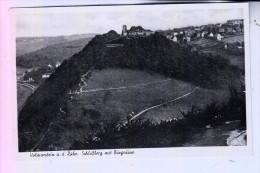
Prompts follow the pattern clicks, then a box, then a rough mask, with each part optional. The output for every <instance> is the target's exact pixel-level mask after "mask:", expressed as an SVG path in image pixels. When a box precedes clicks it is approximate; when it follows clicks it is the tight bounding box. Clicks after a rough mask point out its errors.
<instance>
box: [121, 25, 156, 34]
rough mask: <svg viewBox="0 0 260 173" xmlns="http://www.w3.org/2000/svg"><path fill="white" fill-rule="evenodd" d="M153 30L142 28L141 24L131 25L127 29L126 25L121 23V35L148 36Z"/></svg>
mask: <svg viewBox="0 0 260 173" xmlns="http://www.w3.org/2000/svg"><path fill="white" fill-rule="evenodd" d="M153 33H154V32H153V31H151V30H149V29H143V28H142V27H141V26H132V27H131V28H130V29H129V30H127V26H126V25H123V30H122V34H121V35H122V36H149V35H151V34H153Z"/></svg>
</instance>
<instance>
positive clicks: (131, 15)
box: [11, 4, 243, 37]
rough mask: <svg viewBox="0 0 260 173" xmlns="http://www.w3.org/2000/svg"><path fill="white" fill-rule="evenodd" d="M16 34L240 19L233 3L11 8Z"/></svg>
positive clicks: (154, 27)
mask: <svg viewBox="0 0 260 173" xmlns="http://www.w3.org/2000/svg"><path fill="white" fill-rule="evenodd" d="M11 12H12V13H13V14H14V19H15V29H16V36H17V37H33V36H61V35H73V34H84V33H96V34H102V33H106V32H108V31H110V30H115V31H116V32H118V33H121V31H122V25H127V27H128V29H129V28H130V27H131V26H138V25H140V26H142V27H143V28H145V29H151V30H153V31H155V30H160V29H161V30H166V29H173V28H178V27H185V26H200V25H204V24H214V23H224V22H226V21H227V20H230V19H242V18H243V9H242V8H237V7H236V8H235V7H233V6H232V5H218V6H216V5H210V6H208V5H201V4H198V5H192V6H191V5H176V4H175V5H151V6H148V5H138V6H137V5H131V6H105V7H104V6H103V7H101V6H99V7H93V6H92V7H52V8H18V9H12V10H11Z"/></svg>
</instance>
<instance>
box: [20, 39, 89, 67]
mask: <svg viewBox="0 0 260 173" xmlns="http://www.w3.org/2000/svg"><path fill="white" fill-rule="evenodd" d="M92 38H93V37H87V38H81V39H78V40H72V41H64V42H62V43H58V44H53V45H49V46H47V47H44V48H41V49H39V50H36V51H34V52H30V53H27V54H24V55H21V56H18V57H17V60H16V65H17V66H20V67H24V68H35V67H47V66H48V65H49V64H50V65H52V66H53V67H55V65H56V63H57V62H58V63H61V62H63V60H65V59H67V58H70V57H71V56H72V55H74V54H75V53H76V52H79V51H80V50H81V49H82V48H83V47H84V46H85V45H86V44H87V43H88V42H89V41H90V40H91V39H92Z"/></svg>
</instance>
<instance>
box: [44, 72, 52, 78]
mask: <svg viewBox="0 0 260 173" xmlns="http://www.w3.org/2000/svg"><path fill="white" fill-rule="evenodd" d="M50 75H51V73H45V74H43V75H42V78H49V77H50Z"/></svg>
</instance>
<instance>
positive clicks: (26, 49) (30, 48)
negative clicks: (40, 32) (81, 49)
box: [16, 34, 96, 57]
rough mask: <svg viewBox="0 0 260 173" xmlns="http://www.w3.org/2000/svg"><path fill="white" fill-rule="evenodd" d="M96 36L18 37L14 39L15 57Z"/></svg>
mask: <svg viewBox="0 0 260 173" xmlns="http://www.w3.org/2000/svg"><path fill="white" fill-rule="evenodd" d="M95 35H96V34H76V35H70V36H57V37H18V38H16V56H17V57H18V56H21V55H24V54H26V53H30V52H34V51H36V50H39V49H42V48H44V47H47V46H49V45H53V44H57V43H64V42H68V41H72V40H78V39H82V38H93V37H94V36H95Z"/></svg>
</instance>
